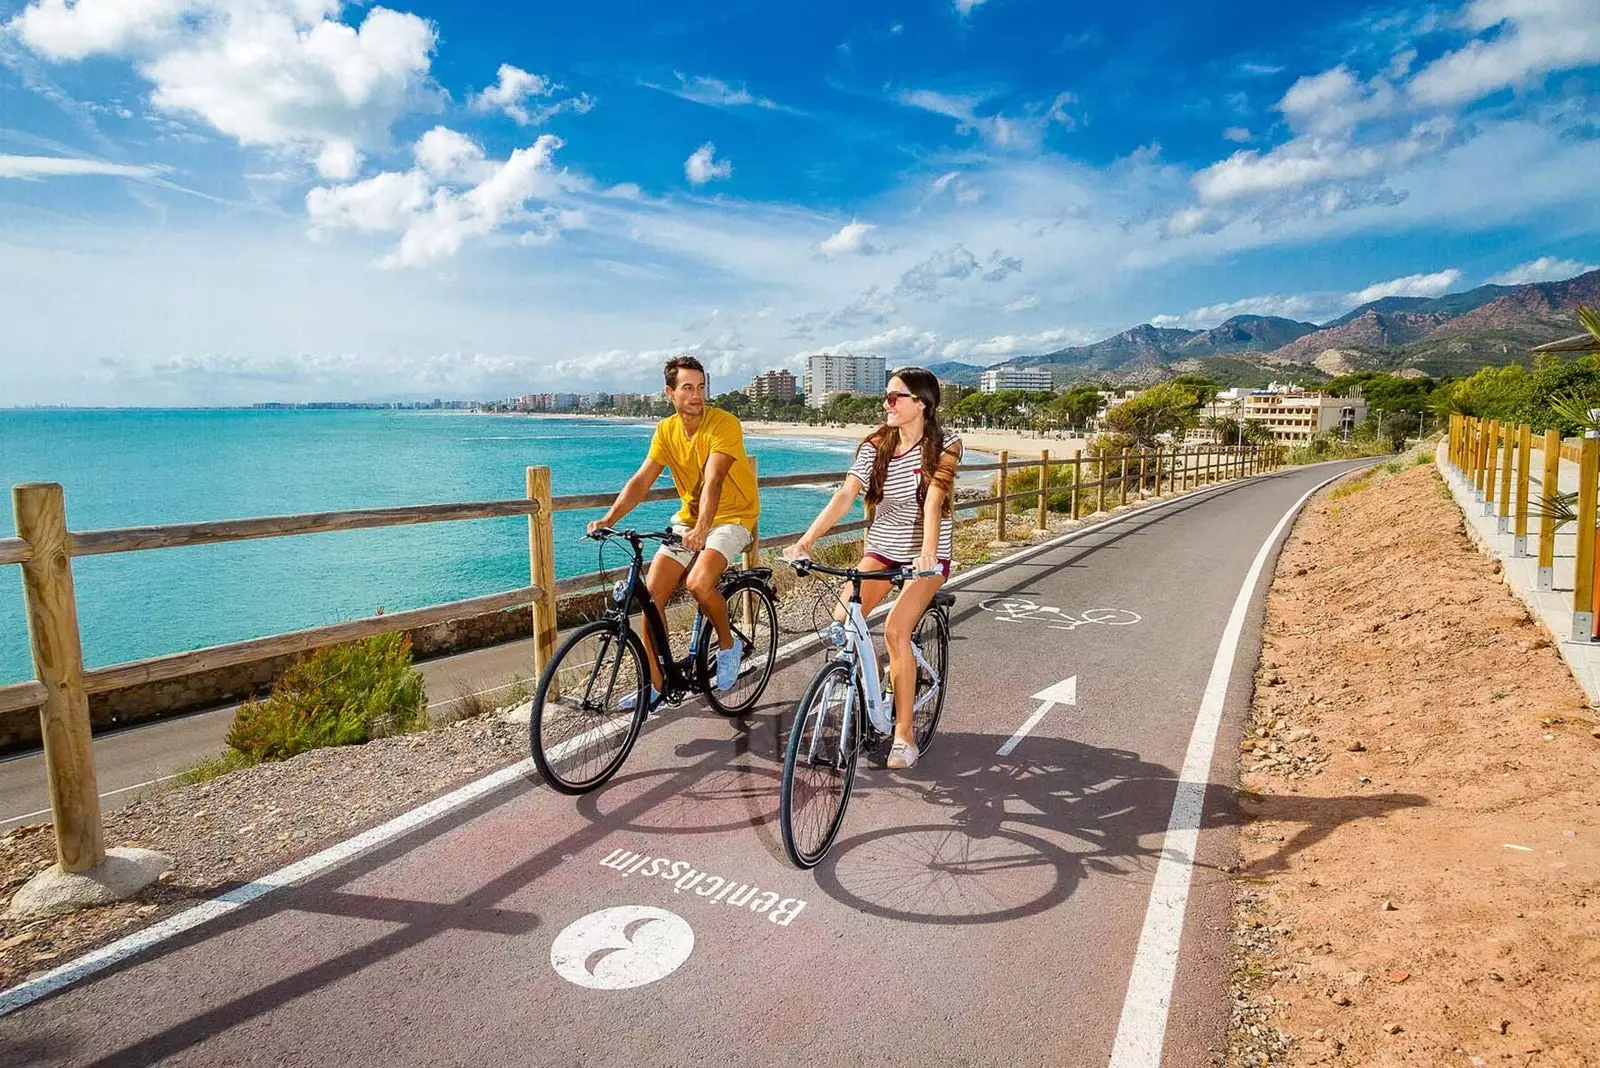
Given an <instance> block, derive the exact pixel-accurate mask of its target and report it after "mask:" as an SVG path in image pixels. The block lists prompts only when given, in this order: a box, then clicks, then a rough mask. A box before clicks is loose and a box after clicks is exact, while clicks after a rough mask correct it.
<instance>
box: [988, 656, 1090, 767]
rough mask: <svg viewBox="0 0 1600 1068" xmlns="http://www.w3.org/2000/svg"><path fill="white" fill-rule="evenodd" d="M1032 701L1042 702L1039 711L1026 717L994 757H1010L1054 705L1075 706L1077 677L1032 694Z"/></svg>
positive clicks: (1076, 701)
mask: <svg viewBox="0 0 1600 1068" xmlns="http://www.w3.org/2000/svg"><path fill="white" fill-rule="evenodd" d="M1033 699H1034V700H1035V701H1043V702H1044V704H1042V705H1040V706H1039V711H1037V712H1035V713H1034V714H1033V715H1031V716H1029V717H1028V719H1027V722H1025V723H1023V725H1022V726H1020V727H1018V728H1017V733H1015V734H1013V735H1012V736H1011V737H1010V739H1009V740H1007V742H1006V744H1005V745H1002V746H1001V747H1000V748H999V749H997V750H995V755H996V756H1010V755H1011V750H1013V749H1015V748H1016V747H1017V743H1018V742H1020V741H1022V739H1024V738H1026V737H1027V736H1028V732H1029V731H1031V730H1033V728H1035V727H1037V726H1038V725H1039V721H1040V720H1041V719H1044V715H1045V713H1046V712H1048V711H1050V710H1051V709H1052V708H1054V707H1055V706H1056V705H1076V704H1077V703H1078V676H1076V675H1074V676H1072V677H1071V678H1069V679H1062V680H1061V681H1060V682H1058V683H1056V684H1055V685H1054V686H1047V687H1045V688H1044V689H1042V690H1040V691H1039V692H1038V693H1036V694H1034V695H1033Z"/></svg>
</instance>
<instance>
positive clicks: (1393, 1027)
mask: <svg viewBox="0 0 1600 1068" xmlns="http://www.w3.org/2000/svg"><path fill="white" fill-rule="evenodd" d="M1384 1030H1385V1031H1387V1032H1389V1033H1390V1034H1391V1035H1398V1034H1399V1033H1400V1032H1401V1031H1404V1030H1405V1028H1404V1027H1401V1026H1400V1025H1399V1024H1397V1023H1392V1024H1390V1025H1389V1026H1388V1027H1385V1028H1384Z"/></svg>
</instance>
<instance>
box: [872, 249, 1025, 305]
mask: <svg viewBox="0 0 1600 1068" xmlns="http://www.w3.org/2000/svg"><path fill="white" fill-rule="evenodd" d="M1020 270H1022V261H1021V260H1020V259H1018V258H1017V257H1015V256H1007V255H1004V254H1003V253H1002V252H1001V251H1000V250H999V249H995V250H994V251H993V252H991V253H990V254H989V259H988V267H987V268H985V267H984V266H983V265H982V264H980V263H979V262H978V257H976V256H974V255H973V254H972V253H971V252H970V251H968V250H967V248H966V247H965V246H963V245H961V244H959V243H957V244H954V245H951V246H950V247H949V248H944V249H940V250H939V251H937V252H935V253H933V255H931V256H929V257H928V258H927V259H925V260H923V261H922V262H920V263H918V264H916V265H915V266H914V267H912V268H910V269H909V270H907V271H906V272H905V273H903V274H902V275H901V276H900V284H899V285H898V286H896V287H895V292H896V293H898V294H900V295H901V296H910V297H917V298H920V299H922V300H931V299H933V298H934V297H937V296H938V295H939V292H940V289H939V283H940V282H947V281H953V282H960V281H963V280H964V279H967V278H971V277H973V276H975V275H976V276H977V277H980V278H982V279H983V280H984V281H985V282H999V281H1003V280H1004V279H1006V278H1009V277H1010V276H1011V275H1013V274H1016V273H1017V272H1018V271H1020Z"/></svg>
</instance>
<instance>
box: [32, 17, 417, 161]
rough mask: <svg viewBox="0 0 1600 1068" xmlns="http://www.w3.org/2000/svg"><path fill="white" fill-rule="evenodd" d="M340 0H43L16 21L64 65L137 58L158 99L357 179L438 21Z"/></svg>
mask: <svg viewBox="0 0 1600 1068" xmlns="http://www.w3.org/2000/svg"><path fill="white" fill-rule="evenodd" d="M343 7H344V5H343V3H342V2H341V0H249V2H245V0H126V2H117V0H80V2H79V3H77V4H73V5H70V6H69V5H68V3H67V2H66V0H35V2H34V3H31V4H29V5H28V7H26V8H25V9H24V10H23V11H22V13H21V14H19V15H17V16H16V17H15V18H14V19H12V20H11V22H10V23H8V24H7V26H8V28H9V29H10V30H11V31H12V32H13V33H15V34H16V36H17V37H18V38H19V39H20V40H21V41H22V42H23V43H24V44H25V45H26V46H27V47H28V48H29V49H31V50H32V51H34V52H35V53H37V54H38V55H40V56H42V57H44V58H46V59H49V60H52V61H56V62H66V61H75V60H82V59H87V58H90V57H92V56H97V55H105V56H113V57H120V58H125V59H128V60H131V61H132V62H133V63H134V65H135V67H136V68H137V69H138V71H139V73H140V75H141V76H143V77H144V78H145V79H146V80H147V81H148V82H150V84H151V87H152V88H151V94H150V102H151V104H152V105H153V106H154V107H155V108H156V109H157V110H158V111H161V112H165V113H167V114H170V115H180V116H192V117H194V118H197V119H199V120H201V121H202V122H204V123H206V124H207V125H209V126H210V127H212V128H213V129H215V130H217V131H218V132H220V133H222V134H225V135H227V136H229V137H232V138H233V139H235V140H236V141H238V142H239V143H240V144H243V145H252V146H261V147H266V148H271V149H278V150H284V151H288V152H292V153H295V154H298V155H301V156H304V157H306V158H308V159H313V160H315V161H316V162H317V164H318V166H319V168H320V169H321V170H322V172H323V174H324V175H325V176H327V177H333V178H342V177H349V176H351V175H353V174H354V173H355V170H356V168H357V166H358V165H359V153H360V152H361V151H362V150H370V149H373V148H377V147H382V146H383V145H384V143H385V142H386V141H387V138H388V131H389V127H390V125H391V124H392V123H393V122H394V120H395V119H396V118H397V117H398V116H399V115H400V114H401V113H402V112H403V111H405V110H407V109H408V108H409V107H410V106H411V105H412V104H413V103H414V102H415V99H416V97H417V95H418V93H419V92H420V91H421V90H422V88H423V87H424V86H425V85H426V84H427V78H428V70H429V65H430V56H431V53H432V51H433V48H434V45H435V43H436V40H437V37H436V34H435V32H434V28H433V26H432V24H431V23H429V22H427V21H426V20H424V19H421V18H418V17H417V16H415V15H411V14H402V13H400V12H396V11H391V10H389V9H388V8H383V7H375V8H372V9H370V10H368V11H367V12H366V15H365V17H364V18H363V19H362V21H361V24H360V26H359V27H353V26H349V25H346V24H345V23H343V22H341V21H339V16H340V14H341V13H342V11H343Z"/></svg>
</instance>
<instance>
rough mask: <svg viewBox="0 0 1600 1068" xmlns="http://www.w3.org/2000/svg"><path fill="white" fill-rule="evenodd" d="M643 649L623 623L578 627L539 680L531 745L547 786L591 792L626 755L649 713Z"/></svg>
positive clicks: (568, 791)
mask: <svg viewBox="0 0 1600 1068" xmlns="http://www.w3.org/2000/svg"><path fill="white" fill-rule="evenodd" d="M649 686H650V674H649V672H647V671H646V670H645V666H644V649H643V647H642V646H641V645H640V643H639V639H638V637H637V636H636V635H635V634H634V633H633V632H632V631H630V630H627V629H626V627H625V626H622V625H619V624H617V623H615V622H608V621H605V620H599V621H596V622H594V623H590V624H588V625H587V626H584V627H580V628H579V629H578V630H577V631H576V632H575V633H574V634H573V635H572V636H571V637H570V638H568V639H567V640H566V641H565V642H564V643H563V644H562V645H561V647H560V648H559V649H557V650H556V655H555V656H554V657H552V658H551V660H550V663H549V665H548V666H546V668H545V670H544V674H543V675H541V676H540V678H539V689H538V691H537V692H536V693H535V694H534V697H533V714H532V716H531V717H530V718H529V722H528V745H529V748H530V749H532V751H533V762H534V764H535V765H537V766H538V768H539V774H540V775H542V776H543V777H544V781H545V782H547V783H549V784H550V785H551V786H553V787H554V788H555V789H557V790H559V791H560V792H562V793H564V794H582V793H587V792H588V791H590V790H593V789H594V788H595V787H597V786H599V785H600V784H601V783H603V782H605V781H606V780H607V779H609V778H611V776H613V775H615V774H616V773H617V769H618V768H620V767H622V762H623V761H624V760H626V759H627V758H628V752H629V750H631V749H632V748H633V743H634V740H635V739H637V738H638V737H639V728H640V727H642V726H644V720H645V716H646V715H647V714H648V706H647V704H646V701H647V699H648V691H649Z"/></svg>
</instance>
